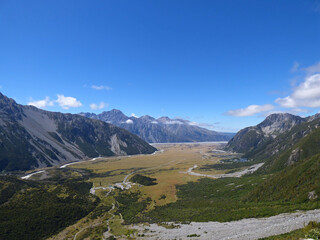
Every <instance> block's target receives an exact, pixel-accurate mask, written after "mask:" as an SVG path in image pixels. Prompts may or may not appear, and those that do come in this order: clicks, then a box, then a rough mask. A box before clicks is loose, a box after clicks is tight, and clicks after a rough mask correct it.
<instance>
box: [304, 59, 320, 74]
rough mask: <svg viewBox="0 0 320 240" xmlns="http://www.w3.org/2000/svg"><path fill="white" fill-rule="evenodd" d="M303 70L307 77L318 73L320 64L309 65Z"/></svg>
mask: <svg viewBox="0 0 320 240" xmlns="http://www.w3.org/2000/svg"><path fill="white" fill-rule="evenodd" d="M304 70H305V71H306V73H307V74H308V75H312V74H315V73H320V62H317V63H315V64H313V65H311V66H310V67H307V68H304Z"/></svg>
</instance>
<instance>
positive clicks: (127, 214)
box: [115, 191, 151, 223]
mask: <svg viewBox="0 0 320 240" xmlns="http://www.w3.org/2000/svg"><path fill="white" fill-rule="evenodd" d="M140 197H141V193H140V192H139V191H137V192H125V191H124V192H120V193H119V194H118V195H117V196H116V197H115V199H116V201H117V202H118V203H119V206H118V211H117V213H118V214H119V213H121V214H122V217H123V219H124V220H125V222H126V223H135V222H140V221H141V216H142V215H141V214H142V212H143V211H145V210H146V208H147V206H148V205H149V203H150V202H151V198H147V199H144V200H141V199H140Z"/></svg>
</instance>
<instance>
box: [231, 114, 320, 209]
mask: <svg viewBox="0 0 320 240" xmlns="http://www.w3.org/2000/svg"><path fill="white" fill-rule="evenodd" d="M319 127H320V116H319V114H317V115H314V116H311V117H307V118H300V117H298V116H293V115H290V114H281V115H279V114H277V115H271V116H269V117H268V118H267V119H266V120H265V121H263V122H262V123H260V124H258V125H257V126H255V127H251V128H247V129H244V130H241V131H240V132H239V133H237V135H236V136H235V137H234V138H233V139H232V140H230V142H229V143H228V148H229V149H232V150H238V149H240V150H242V152H243V153H244V155H243V156H244V158H248V159H252V160H253V162H264V165H263V166H262V167H261V168H260V169H259V170H258V171H257V173H256V174H267V176H268V177H267V178H266V180H265V181H264V182H263V183H262V184H260V185H259V186H257V187H255V188H254V189H253V190H252V192H251V193H250V194H249V195H248V196H247V198H246V199H247V200H250V201H282V202H292V201H298V202H301V203H307V202H309V201H319V197H318V196H320V185H319V174H318V172H319V171H320V128H319ZM248 129H249V130H248ZM251 129H253V130H254V131H255V132H259V135H258V134H257V135H251V136H254V137H252V138H251V139H250V140H254V141H251V142H250V143H251V145H250V144H248V145H247V146H245V145H244V144H245V143H244V142H245V141H246V140H247V139H248V137H247V136H248V135H247V134H248V132H250V130H251ZM266 129H267V130H266ZM253 130H252V131H253ZM253 143H255V144H253ZM237 144H239V145H237Z"/></svg>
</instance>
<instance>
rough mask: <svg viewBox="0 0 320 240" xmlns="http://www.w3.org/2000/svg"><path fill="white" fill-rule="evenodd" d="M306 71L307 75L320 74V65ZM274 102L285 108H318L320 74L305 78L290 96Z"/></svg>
mask: <svg viewBox="0 0 320 240" xmlns="http://www.w3.org/2000/svg"><path fill="white" fill-rule="evenodd" d="M306 71H307V73H315V72H316V71H318V72H320V63H318V64H316V65H314V66H311V67H309V68H307V69H306ZM275 102H276V103H278V104H279V105H281V106H282V107H286V108H298V107H311V108H317V107H320V74H319V73H316V74H313V75H309V76H307V77H306V78H305V80H304V82H302V83H301V84H300V85H298V86H297V87H296V88H295V89H294V91H293V92H292V94H291V95H290V96H287V97H285V98H278V99H276V100H275Z"/></svg>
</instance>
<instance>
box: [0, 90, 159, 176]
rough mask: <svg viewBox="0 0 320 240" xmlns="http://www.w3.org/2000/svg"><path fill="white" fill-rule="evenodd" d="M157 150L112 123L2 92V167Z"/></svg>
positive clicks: (22, 167)
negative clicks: (26, 103)
mask: <svg viewBox="0 0 320 240" xmlns="http://www.w3.org/2000/svg"><path fill="white" fill-rule="evenodd" d="M155 150H156V149H155V148H154V147H152V146H151V145H149V144H148V143H146V142H145V141H143V140H142V139H140V138H139V137H137V136H136V135H134V134H131V133H130V132H128V131H126V130H124V129H122V128H119V127H116V126H114V125H112V124H109V123H105V122H103V121H99V120H95V119H89V118H86V117H82V116H79V115H74V114H63V113H59V112H49V111H44V110H41V109H38V108H35V107H33V106H23V105H19V104H17V103H16V102H15V101H14V100H13V99H10V98H8V97H6V96H4V95H3V94H1V93H0V171H14V170H28V169H34V168H39V167H47V166H53V165H59V164H62V163H68V162H73V161H80V160H83V159H88V158H94V157H99V156H114V155H130V154H142V153H143V154H144V153H153V152H154V151H155Z"/></svg>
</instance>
